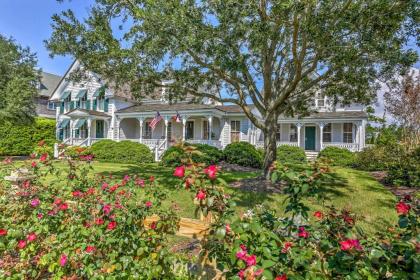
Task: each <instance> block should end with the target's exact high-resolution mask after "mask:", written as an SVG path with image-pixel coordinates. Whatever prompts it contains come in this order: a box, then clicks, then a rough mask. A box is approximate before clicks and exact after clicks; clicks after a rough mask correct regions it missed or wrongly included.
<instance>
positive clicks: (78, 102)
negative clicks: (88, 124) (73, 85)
mask: <svg viewBox="0 0 420 280" xmlns="http://www.w3.org/2000/svg"><path fill="white" fill-rule="evenodd" d="M75 102H76V108H80V99H79V100H77V101H75Z"/></svg>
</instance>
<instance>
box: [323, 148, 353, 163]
mask: <svg viewBox="0 0 420 280" xmlns="http://www.w3.org/2000/svg"><path fill="white" fill-rule="evenodd" d="M318 157H320V158H321V157H323V158H327V159H330V160H331V164H332V165H337V166H353V165H354V162H355V160H356V155H355V153H353V152H350V151H349V150H347V149H345V148H339V147H326V148H325V149H323V150H322V151H321V152H319V154H318Z"/></svg>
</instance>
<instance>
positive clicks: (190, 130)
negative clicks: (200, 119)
mask: <svg viewBox="0 0 420 280" xmlns="http://www.w3.org/2000/svg"><path fill="white" fill-rule="evenodd" d="M185 134H186V135H185V139H194V122H193V121H187V123H186V131H185Z"/></svg>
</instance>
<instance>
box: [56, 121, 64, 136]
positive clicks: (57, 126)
mask: <svg viewBox="0 0 420 280" xmlns="http://www.w3.org/2000/svg"><path fill="white" fill-rule="evenodd" d="M58 138H60V122H59V121H58V120H57V121H56V122H55V139H58ZM63 140H64V137H63Z"/></svg>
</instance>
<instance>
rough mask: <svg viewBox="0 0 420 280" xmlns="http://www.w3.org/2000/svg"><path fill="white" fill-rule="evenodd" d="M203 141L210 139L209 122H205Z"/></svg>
mask: <svg viewBox="0 0 420 280" xmlns="http://www.w3.org/2000/svg"><path fill="white" fill-rule="evenodd" d="M203 139H209V122H208V121H203Z"/></svg>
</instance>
